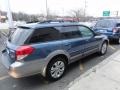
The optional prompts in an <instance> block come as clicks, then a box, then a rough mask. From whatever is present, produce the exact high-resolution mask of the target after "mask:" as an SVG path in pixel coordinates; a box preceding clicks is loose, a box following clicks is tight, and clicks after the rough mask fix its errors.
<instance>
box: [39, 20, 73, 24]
mask: <svg viewBox="0 0 120 90" xmlns="http://www.w3.org/2000/svg"><path fill="white" fill-rule="evenodd" d="M63 22H75V21H71V20H69V21H68V20H46V21H42V22H38V23H39V24H43V23H63Z"/></svg>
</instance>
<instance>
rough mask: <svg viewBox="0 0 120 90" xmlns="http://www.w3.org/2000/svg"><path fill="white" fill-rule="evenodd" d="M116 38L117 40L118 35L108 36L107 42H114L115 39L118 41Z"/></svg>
mask: <svg viewBox="0 0 120 90" xmlns="http://www.w3.org/2000/svg"><path fill="white" fill-rule="evenodd" d="M118 38H119V36H118V35H108V39H109V40H116V39H118Z"/></svg>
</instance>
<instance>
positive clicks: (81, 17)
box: [70, 9, 86, 21]
mask: <svg viewBox="0 0 120 90" xmlns="http://www.w3.org/2000/svg"><path fill="white" fill-rule="evenodd" d="M70 15H71V16H72V17H74V18H76V19H77V21H86V16H85V14H84V9H77V10H71V11H70Z"/></svg>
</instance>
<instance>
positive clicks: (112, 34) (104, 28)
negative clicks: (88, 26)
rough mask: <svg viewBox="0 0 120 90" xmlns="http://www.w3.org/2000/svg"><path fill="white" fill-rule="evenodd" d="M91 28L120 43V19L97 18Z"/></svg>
mask: <svg viewBox="0 0 120 90" xmlns="http://www.w3.org/2000/svg"><path fill="white" fill-rule="evenodd" d="M93 30H94V31H96V32H99V33H101V34H104V35H106V36H108V38H109V40H114V41H115V42H117V43H118V44H120V20H118V19H103V20H99V21H98V22H97V23H96V25H95V26H94V28H93Z"/></svg>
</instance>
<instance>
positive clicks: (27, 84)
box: [0, 38, 120, 90]
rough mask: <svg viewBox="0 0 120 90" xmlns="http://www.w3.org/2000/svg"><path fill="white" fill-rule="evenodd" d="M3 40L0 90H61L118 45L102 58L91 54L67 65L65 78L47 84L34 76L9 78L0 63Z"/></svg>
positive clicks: (111, 50)
mask: <svg viewBox="0 0 120 90" xmlns="http://www.w3.org/2000/svg"><path fill="white" fill-rule="evenodd" d="M3 42H4V38H1V39H0V90H62V89H64V88H65V87H66V86H67V85H68V84H69V83H70V82H72V81H73V80H75V79H76V78H78V77H79V76H80V75H82V74H83V73H85V72H86V71H87V70H89V69H91V68H92V67H94V66H95V65H97V64H98V63H100V62H102V61H103V60H104V59H105V58H107V57H109V56H110V55H112V54H113V53H115V52H116V51H117V50H119V48H120V45H117V44H114V43H111V44H110V45H109V48H108V52H107V54H106V55H104V56H99V55H98V54H93V55H91V56H88V57H87V58H84V59H82V60H81V61H77V62H75V63H73V64H71V65H69V67H68V70H67V72H66V74H65V76H64V77H63V78H62V79H61V80H58V81H56V82H47V81H46V80H45V79H44V78H43V77H41V76H40V75H34V76H31V77H26V78H21V79H14V78H12V77H10V76H9V75H8V73H7V70H6V69H5V68H4V66H3V65H2V63H1V51H2V49H3V48H4V44H3Z"/></svg>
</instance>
